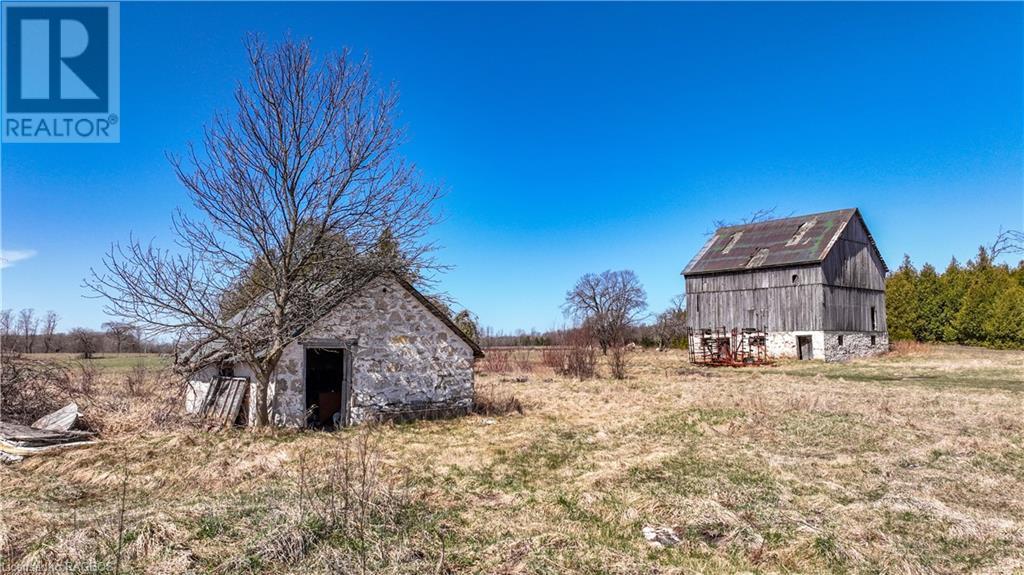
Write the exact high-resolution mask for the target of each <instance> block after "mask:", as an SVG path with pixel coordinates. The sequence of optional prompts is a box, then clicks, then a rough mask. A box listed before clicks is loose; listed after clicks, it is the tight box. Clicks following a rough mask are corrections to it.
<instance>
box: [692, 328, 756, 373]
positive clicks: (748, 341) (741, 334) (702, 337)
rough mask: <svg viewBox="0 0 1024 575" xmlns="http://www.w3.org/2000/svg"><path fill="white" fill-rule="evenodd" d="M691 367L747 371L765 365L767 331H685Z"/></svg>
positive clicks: (712, 329) (723, 329)
mask: <svg viewBox="0 0 1024 575" xmlns="http://www.w3.org/2000/svg"><path fill="white" fill-rule="evenodd" d="M686 332H687V339H688V341H687V343H688V344H689V345H688V350H689V353H690V363H693V364H698V365H709V366H729V367H747V366H756V365H768V364H770V363H771V361H770V360H769V359H768V327H767V326H763V327H760V328H742V329H738V328H733V329H731V330H728V329H726V328H725V327H716V328H704V329H693V328H688V329H687V330H686Z"/></svg>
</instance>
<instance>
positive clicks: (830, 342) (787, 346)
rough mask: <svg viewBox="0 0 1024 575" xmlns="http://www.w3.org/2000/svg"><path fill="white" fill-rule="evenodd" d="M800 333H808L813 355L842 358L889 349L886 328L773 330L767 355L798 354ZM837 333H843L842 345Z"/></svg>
mask: <svg viewBox="0 0 1024 575" xmlns="http://www.w3.org/2000/svg"><path fill="white" fill-rule="evenodd" d="M800 335H809V336H811V348H812V350H811V353H812V354H813V355H814V358H813V359H823V360H825V361H844V360H847V359H853V358H855V357H867V356H871V355H877V354H880V353H885V352H886V351H889V334H887V333H886V332H876V333H871V332H862V331H854V332H843V331H776V332H769V333H768V339H767V342H766V344H767V347H768V356H769V357H772V358H793V359H795V358H797V357H798V354H797V345H796V338H797V336H800ZM839 336H843V345H839ZM871 336H875V344H874V345H871Z"/></svg>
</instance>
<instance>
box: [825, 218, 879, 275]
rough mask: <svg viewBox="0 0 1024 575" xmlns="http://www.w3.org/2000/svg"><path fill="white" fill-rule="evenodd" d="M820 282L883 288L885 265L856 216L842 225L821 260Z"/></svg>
mask: <svg viewBox="0 0 1024 575" xmlns="http://www.w3.org/2000/svg"><path fill="white" fill-rule="evenodd" d="M821 270H822V283H825V284H827V285H831V286H844V287H853V288H863V289H869V290H878V291H883V292H884V291H885V266H884V264H883V263H882V260H881V259H880V258H879V257H878V254H877V252H876V250H875V249H874V247H873V246H872V245H871V243H870V239H869V238H868V235H867V232H866V230H865V229H864V226H863V225H862V224H861V223H860V219H859V218H853V219H851V220H850V223H849V224H848V225H847V226H846V228H845V229H843V232H842V233H841V234H840V235H839V238H838V239H837V240H836V242H835V244H834V245H833V246H832V249H831V250H830V251H829V252H828V255H827V256H825V259H824V260H823V261H822V262H821Z"/></svg>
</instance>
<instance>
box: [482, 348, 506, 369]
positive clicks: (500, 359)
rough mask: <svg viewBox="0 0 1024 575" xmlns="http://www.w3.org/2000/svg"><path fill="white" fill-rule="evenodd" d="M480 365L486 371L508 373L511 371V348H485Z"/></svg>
mask: <svg viewBox="0 0 1024 575" xmlns="http://www.w3.org/2000/svg"><path fill="white" fill-rule="evenodd" d="M481 367H482V368H483V370H484V372H486V373H510V372H511V371H512V350H509V349H489V350H487V352H486V353H485V354H484V359H483V361H482V362H481Z"/></svg>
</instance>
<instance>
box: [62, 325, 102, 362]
mask: <svg viewBox="0 0 1024 575" xmlns="http://www.w3.org/2000/svg"><path fill="white" fill-rule="evenodd" d="M68 337H70V338H71V342H72V344H73V345H74V346H75V351H77V352H78V353H79V354H80V355H81V356H82V359H92V356H93V355H94V354H95V353H96V348H97V344H98V341H97V340H98V339H99V334H98V333H96V332H95V331H93V330H91V329H86V328H84V327H76V328H75V329H73V330H71V331H70V332H68Z"/></svg>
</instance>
